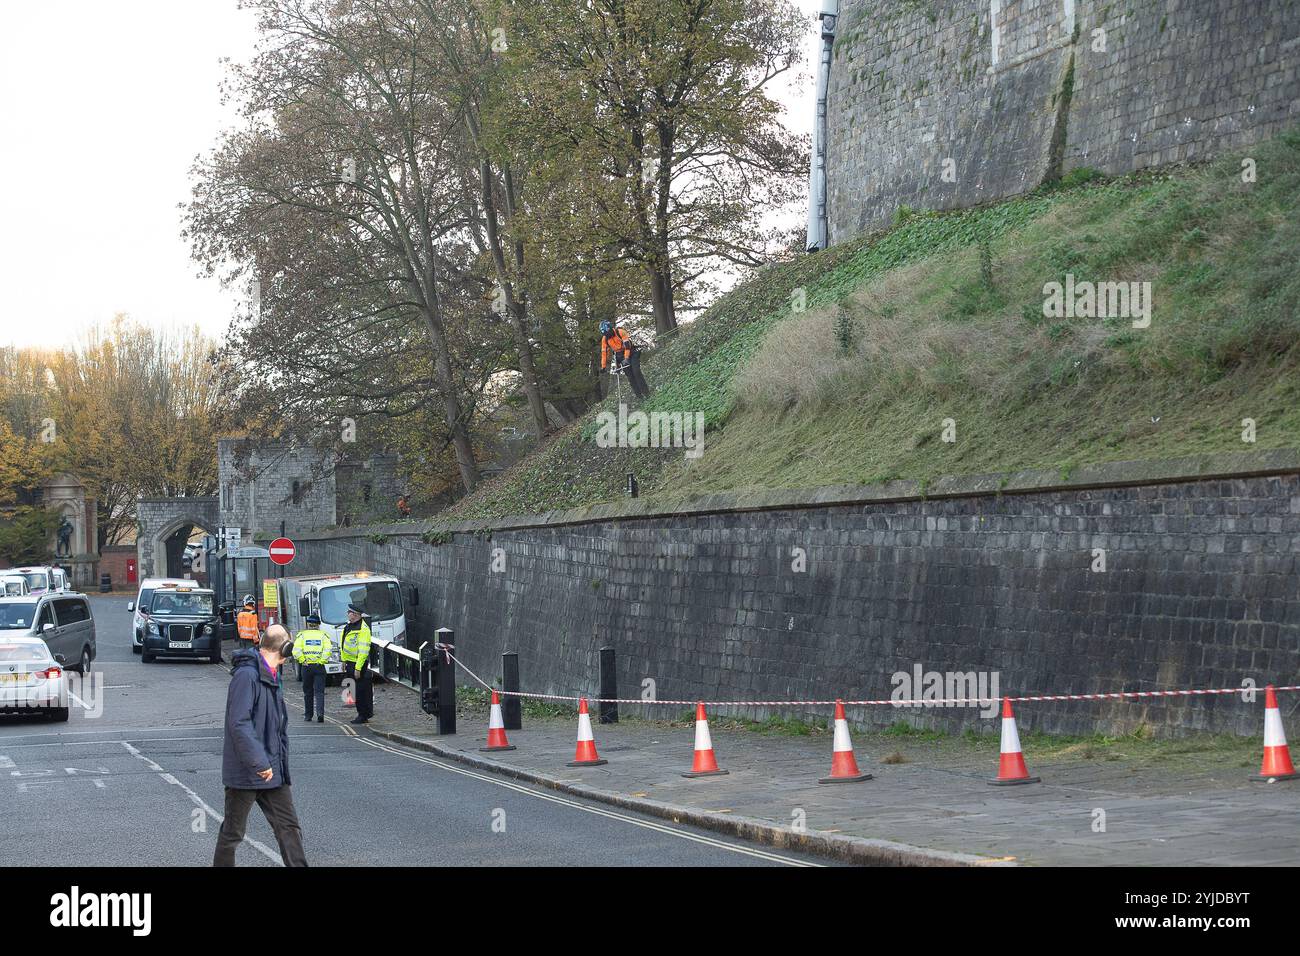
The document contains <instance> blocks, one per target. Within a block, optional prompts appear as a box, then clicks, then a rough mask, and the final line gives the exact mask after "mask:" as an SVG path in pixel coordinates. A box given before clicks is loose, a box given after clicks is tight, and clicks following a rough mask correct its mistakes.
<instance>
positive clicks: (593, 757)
mask: <svg viewBox="0 0 1300 956" xmlns="http://www.w3.org/2000/svg"><path fill="white" fill-rule="evenodd" d="M603 763H609V761H608V760H601V759H600V754H598V753H596V740H595V738H594V737H592V736H591V715H590V714H588V713H587V698H585V697H583V698H582V699H580V700H579V701H578V749H577V751H576V752H575V753H574V754H573V759H572V760H570V761H569V762H568V763H566V764H565V766H566V767H599V766H600V765H601V764H603Z"/></svg>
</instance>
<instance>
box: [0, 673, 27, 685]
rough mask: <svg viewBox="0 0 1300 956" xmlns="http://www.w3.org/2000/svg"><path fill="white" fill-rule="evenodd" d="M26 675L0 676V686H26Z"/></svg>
mask: <svg viewBox="0 0 1300 956" xmlns="http://www.w3.org/2000/svg"><path fill="white" fill-rule="evenodd" d="M26 683H27V675H26V674H0V684H26Z"/></svg>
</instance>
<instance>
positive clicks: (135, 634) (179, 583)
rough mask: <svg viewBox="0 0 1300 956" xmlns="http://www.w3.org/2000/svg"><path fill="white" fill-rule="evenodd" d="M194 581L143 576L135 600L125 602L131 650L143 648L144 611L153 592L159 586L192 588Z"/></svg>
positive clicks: (147, 608) (138, 651)
mask: <svg viewBox="0 0 1300 956" xmlns="http://www.w3.org/2000/svg"><path fill="white" fill-rule="evenodd" d="M192 587H194V582H193V581H191V580H189V579H188V578H145V579H144V580H143V581H141V582H140V593H138V594H137V595H136V596H135V600H134V601H131V602H130V603H129V604H127V606H126V609H127V610H128V611H130V612H131V614H132V618H131V624H132V627H131V650H132V652H133V653H136V654H139V653H140V652H141V651H143V650H144V628H145V623H146V622H145V618H144V612H145V611H147V610H149V601H150V599H151V598H152V597H153V592H154V591H156V590H158V589H159V588H192Z"/></svg>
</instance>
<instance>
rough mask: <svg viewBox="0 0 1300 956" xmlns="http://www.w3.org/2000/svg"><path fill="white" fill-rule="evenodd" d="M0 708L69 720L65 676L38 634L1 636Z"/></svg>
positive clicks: (56, 719) (4, 710)
mask: <svg viewBox="0 0 1300 956" xmlns="http://www.w3.org/2000/svg"><path fill="white" fill-rule="evenodd" d="M0 711H3V712H6V713H25V714H45V715H46V716H48V717H49V718H50V719H51V720H54V721H66V720H67V719H68V682H67V677H66V676H65V674H64V670H63V667H62V666H61V665H60V664H59V663H58V662H57V661H56V660H55V659H54V657H53V656H52V655H51V654H50V649H49V648H48V647H46V645H45V642H44V641H43V640H41V639H40V638H39V637H3V636H0Z"/></svg>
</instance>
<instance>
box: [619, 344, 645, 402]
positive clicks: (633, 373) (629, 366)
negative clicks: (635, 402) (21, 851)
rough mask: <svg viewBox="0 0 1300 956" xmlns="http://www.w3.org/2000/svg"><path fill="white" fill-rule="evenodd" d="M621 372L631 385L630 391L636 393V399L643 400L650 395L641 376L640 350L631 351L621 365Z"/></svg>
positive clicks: (643, 377)
mask: <svg viewBox="0 0 1300 956" xmlns="http://www.w3.org/2000/svg"><path fill="white" fill-rule="evenodd" d="M623 371H624V373H625V374H626V375H627V380H628V381H629V382H631V383H632V391H634V392H636V397H637V398H645V397H646V396H647V395H649V394H650V386H649V385H647V384H646V381H645V376H644V375H642V374H641V350H640V349H633V350H632V354H631V355H630V356H628V359H627V361H625V362H624V363H623Z"/></svg>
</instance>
